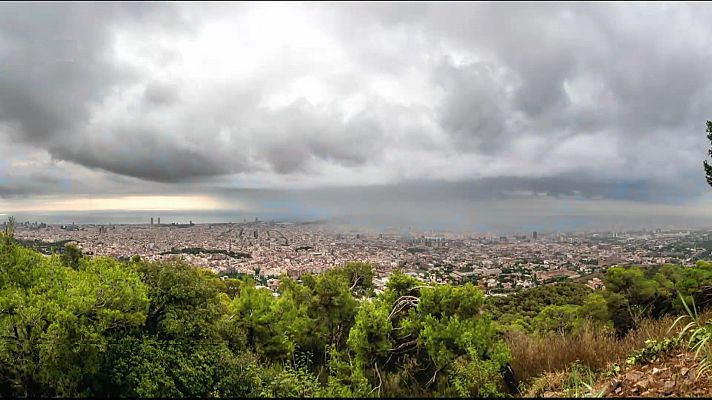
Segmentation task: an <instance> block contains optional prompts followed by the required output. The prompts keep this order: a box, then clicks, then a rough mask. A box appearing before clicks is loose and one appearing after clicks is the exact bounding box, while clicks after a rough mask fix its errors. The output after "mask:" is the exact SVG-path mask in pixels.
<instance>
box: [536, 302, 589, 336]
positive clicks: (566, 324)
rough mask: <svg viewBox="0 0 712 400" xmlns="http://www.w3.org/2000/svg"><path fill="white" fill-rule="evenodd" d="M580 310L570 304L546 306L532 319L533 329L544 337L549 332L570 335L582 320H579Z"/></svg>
mask: <svg viewBox="0 0 712 400" xmlns="http://www.w3.org/2000/svg"><path fill="white" fill-rule="evenodd" d="M580 308H581V307H579V306H574V305H571V304H567V305H563V306H556V305H550V306H546V307H544V309H543V310H541V312H540V313H539V315H537V316H536V317H535V318H534V322H533V326H534V329H535V330H536V332H538V333H540V334H544V335H545V334H547V333H549V332H557V333H561V334H566V333H571V332H572V331H573V330H574V329H576V328H577V327H578V326H579V325H580V324H581V322H582V319H581V318H579V315H580V314H581V312H580Z"/></svg>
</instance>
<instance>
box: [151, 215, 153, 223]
mask: <svg viewBox="0 0 712 400" xmlns="http://www.w3.org/2000/svg"><path fill="white" fill-rule="evenodd" d="M151 225H153V217H151Z"/></svg>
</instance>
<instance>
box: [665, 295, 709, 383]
mask: <svg viewBox="0 0 712 400" xmlns="http://www.w3.org/2000/svg"><path fill="white" fill-rule="evenodd" d="M680 300H681V302H682V305H683V307H684V308H685V311H687V315H683V316H681V317H679V318H678V319H676V320H675V322H674V323H673V324H672V326H671V327H670V329H671V330H672V329H673V328H674V327H675V325H677V323H678V322H680V321H682V320H683V319H685V318H686V317H687V318H690V319H691V321H690V322H689V323H688V324H687V325H685V326H684V327H683V328H682V330H681V331H680V334H679V336H678V339H679V340H682V339H683V338H684V337H685V336H687V337H688V340H687V344H686V345H687V347H688V348H689V349H690V350H692V351H694V352H695V357H696V358H698V359H699V360H700V363H699V365H698V367H697V375H696V377H697V378H699V377H700V376H701V375H703V374H705V373H707V372H709V371H710V368H712V320H708V321H707V322H705V323H703V322H702V321H701V319H700V315H699V313H698V311H697V307H696V306H695V303H694V300H693V301H692V308H690V306H689V305H688V304H687V302H686V301H685V300H684V299H683V298H682V297H680Z"/></svg>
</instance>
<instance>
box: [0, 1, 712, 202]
mask: <svg viewBox="0 0 712 400" xmlns="http://www.w3.org/2000/svg"><path fill="white" fill-rule="evenodd" d="M710 17H712V6H710V5H707V4H692V3H691V4H657V3H656V4H633V5H628V4H612V3H574V4H568V3H567V4H559V3H544V4H529V3H526V4H517V3H507V4H498V3H474V4H473V3H450V4H437V3H413V4H404V3H392V4H374V3H368V4H358V3H339V4H317V3H307V4H283V3H279V4H274V3H273V4H269V3H267V4H261V3H257V4H209V5H201V4H197V3H195V4H190V3H153V4H141V3H128V4H123V3H97V4H84V3H53V4H38V3H8V4H2V5H0V159H1V160H2V161H0V197H2V198H6V199H8V198H21V197H32V196H37V195H63V196H71V195H95V194H116V195H125V194H146V195H150V194H153V195H158V194H171V193H202V194H211V193H219V192H220V191H224V190H235V189H246V188H262V189H290V190H307V191H308V190H312V191H314V190H317V191H318V190H321V189H324V188H336V187H355V188H358V187H374V190H385V191H389V190H390V191H392V193H401V191H405V192H408V191H409V190H415V189H410V188H411V187H416V188H418V187H419V185H421V184H422V183H423V182H426V183H427V185H435V186H438V185H440V186H443V187H447V190H446V191H443V192H442V193H450V194H452V195H453V196H457V195H458V194H462V196H465V197H466V198H469V199H471V200H474V199H505V198H507V199H518V198H521V196H534V197H536V196H545V197H548V198H561V197H562V196H563V197H569V198H578V197H581V198H587V199H594V200H595V199H599V200H600V199H603V200H630V201H636V202H646V203H654V204H659V203H667V204H671V203H674V204H684V203H689V202H695V201H697V200H699V198H700V196H702V195H704V194H705V193H706V192H707V191H708V188H707V187H706V186H705V182H704V178H703V173H702V169H701V162H702V160H703V159H704V158H705V156H706V146H707V143H706V139H705V136H704V129H705V127H704V123H705V121H706V119H712V115H710V114H709V110H711V109H712V69H710V68H709V65H712V26H710V24H709V21H710ZM378 187H380V188H382V189H378ZM428 187H429V186H428ZM325 190H326V189H325ZM419 190H420V192H423V190H422V187H421V189H419ZM344 193H346V192H344Z"/></svg>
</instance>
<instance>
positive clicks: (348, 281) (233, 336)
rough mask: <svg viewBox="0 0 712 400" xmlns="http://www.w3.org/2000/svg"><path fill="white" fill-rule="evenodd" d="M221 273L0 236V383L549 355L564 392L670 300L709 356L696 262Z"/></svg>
mask: <svg viewBox="0 0 712 400" xmlns="http://www.w3.org/2000/svg"><path fill="white" fill-rule="evenodd" d="M10 232H11V231H9V232H8V233H10ZM236 277H237V278H235V277H230V278H228V277H223V278H222V279H221V278H220V277H218V275H216V274H214V273H212V272H210V271H207V270H202V269H198V268H195V267H194V266H191V265H188V264H186V263H184V262H182V261H178V260H173V261H168V262H161V263H152V262H146V261H143V260H141V258H140V257H131V258H130V259H127V260H125V261H119V260H115V259H111V258H107V257H95V258H89V257H86V256H84V255H83V254H82V253H81V251H80V250H79V249H78V248H76V247H74V246H71V245H68V246H66V247H65V249H64V251H62V252H61V254H53V255H50V256H45V255H42V254H41V253H39V252H37V251H35V250H33V249H28V248H26V247H23V246H22V245H20V244H18V243H17V242H16V241H15V240H14V239H13V238H12V237H11V236H9V235H8V236H6V235H3V236H2V240H0V395H2V396H97V397H98V396H101V397H104V396H110V397H114V396H131V397H183V396H196V397H211V396H227V397H243V396H247V397H263V396H269V397H290V396H300V397H351V396H359V397H388V396H409V397H410V396H416V397H431V396H448V397H454V396H463V397H480V396H505V395H507V394H515V393H516V392H517V386H520V387H521V386H522V385H524V384H527V383H529V382H534V381H535V380H536V379H537V377H539V376H542V374H547V373H550V372H552V371H567V375H566V377H565V379H564V378H562V379H564V380H563V381H562V385H563V387H565V388H566V390H567V393H569V394H570V395H572V396H578V395H584V394H587V395H593V394H595V393H592V392H591V385H592V379H593V378H592V377H593V376H598V375H600V374H601V373H603V372H602V371H605V370H606V368H609V364H611V363H619V362H622V361H625V360H626V359H630V360H633V363H638V362H647V360H650V359H654V358H655V357H658V356H659V355H661V354H663V353H664V352H665V351H667V350H669V349H671V348H673V347H674V346H675V345H676V344H677V343H679V342H680V339H675V338H668V337H667V336H666V332H662V331H660V329H658V328H657V326H658V325H659V324H658V323H657V322H655V321H656V320H660V321H662V322H663V323H665V324H667V326H670V323H668V322H665V321H667V319H669V318H672V317H671V316H672V315H675V314H679V313H680V312H685V311H687V312H688V313H689V314H690V316H691V317H693V322H692V323H691V324H688V326H687V327H685V329H683V332H687V334H689V335H690V339H688V342H689V343H690V346H692V347H693V349H694V350H695V351H696V352H697V353H698V354H699V355H700V357H701V358H702V359H703V360H709V359H712V358H711V357H710V356H709V354H710V352H709V341H708V340H709V339H708V338H709V337H710V334H709V332H710V331H712V330H711V329H710V325H709V324H702V323H697V322H695V321H697V319H695V318H696V315H697V314H696V313H697V306H700V307H705V306H706V305H707V304H709V302H710V299H711V298H712V294H711V293H710V289H709V288H711V287H712V264H710V263H706V262H698V263H697V264H696V265H695V266H694V267H688V268H683V267H680V266H677V265H664V266H661V267H659V268H647V269H642V268H638V267H630V268H622V267H611V268H609V269H608V271H607V272H606V274H605V275H604V277H603V278H604V282H605V285H606V288H605V289H604V290H599V291H593V290H591V289H590V288H588V287H586V286H585V285H583V284H581V283H576V282H563V283H554V284H549V285H545V286H541V287H537V288H534V289H530V290H523V291H519V292H517V293H515V294H512V295H510V296H506V297H488V298H485V296H484V295H483V293H482V292H481V291H480V290H479V289H477V288H476V287H475V286H474V285H472V284H471V283H466V284H464V285H459V286H451V285H434V286H430V285H428V284H425V283H424V282H422V281H419V280H418V279H416V278H414V277H411V276H409V275H406V274H402V273H399V272H396V273H394V274H393V275H392V276H391V277H390V279H389V281H388V283H387V286H386V289H385V290H384V291H383V292H381V293H379V294H378V295H376V294H375V292H374V289H375V288H374V285H373V270H372V268H371V266H370V265H369V264H366V263H357V262H354V263H349V264H347V265H345V266H344V267H342V268H336V269H333V270H330V271H327V272H325V273H323V274H320V275H309V274H307V275H304V276H302V278H301V281H300V282H296V281H294V280H292V279H290V278H288V277H286V276H282V277H279V289H278V291H277V292H276V293H273V292H272V291H271V290H269V289H266V288H262V287H258V286H257V284H258V283H260V282H258V281H255V277H253V276H250V275H236ZM688 304H693V306H692V309H690V307H688ZM692 310H694V311H692ZM656 324H658V325H656ZM695 324H697V325H695ZM651 327H654V328H651ZM552 348H555V349H557V351H555V352H552V351H551V349H552ZM705 357H706V358H705ZM708 362H709V361H708ZM534 385H535V386H536V383H534Z"/></svg>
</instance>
